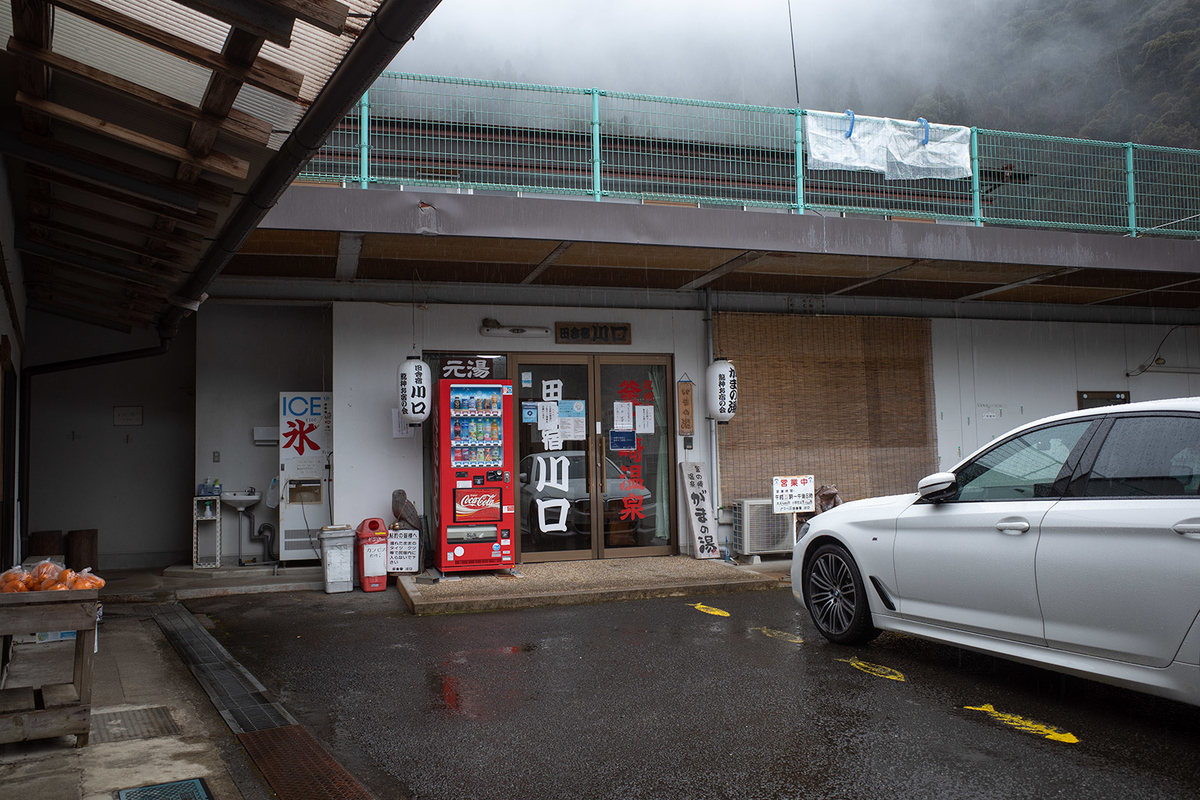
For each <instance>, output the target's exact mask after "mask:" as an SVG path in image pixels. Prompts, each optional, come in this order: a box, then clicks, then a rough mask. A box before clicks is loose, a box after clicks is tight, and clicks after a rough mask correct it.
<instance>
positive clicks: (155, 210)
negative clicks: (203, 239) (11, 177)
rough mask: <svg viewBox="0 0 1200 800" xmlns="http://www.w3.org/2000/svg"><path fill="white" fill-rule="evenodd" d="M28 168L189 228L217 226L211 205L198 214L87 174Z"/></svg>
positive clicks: (30, 171) (39, 174) (210, 228)
mask: <svg viewBox="0 0 1200 800" xmlns="http://www.w3.org/2000/svg"><path fill="white" fill-rule="evenodd" d="M25 171H26V172H27V173H30V174H36V175H37V176H38V177H40V178H44V179H45V180H47V181H50V182H51V183H55V184H58V185H59V186H65V187H67V188H69V189H77V190H79V191H81V192H86V193H88V194H91V195H95V196H96V197H101V198H104V199H105V200H111V201H112V202H114V203H120V204H121V205H125V206H128V207H130V208H136V209H138V210H139V211H148V212H150V213H151V214H157V215H158V216H160V217H169V218H170V219H172V220H173V221H174V222H175V224H176V225H185V226H187V227H189V228H193V229H196V230H199V231H201V232H208V231H212V230H215V229H216V227H217V215H216V214H215V213H214V212H212V211H209V210H208V209H204V208H202V209H200V210H199V211H197V212H196V213H195V214H189V213H187V212H186V211H180V210H178V209H175V208H172V207H170V206H167V205H163V204H162V203H155V202H153V201H150V200H144V199H142V198H141V197H139V196H136V195H132V194H128V193H126V192H123V191H121V190H119V189H113V188H111V187H108V186H102V185H100V184H96V183H92V182H90V181H88V180H85V179H83V178H77V177H75V176H73V175H65V174H63V173H61V172H56V171H55V170H51V169H46V168H44V167H31V166H27V167H26V169H25Z"/></svg>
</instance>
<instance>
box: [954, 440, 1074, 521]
mask: <svg viewBox="0 0 1200 800" xmlns="http://www.w3.org/2000/svg"><path fill="white" fill-rule="evenodd" d="M1091 424H1092V420H1090V419H1085V420H1080V421H1079V422H1069V423H1065V424H1062V425H1052V426H1050V427H1047V428H1039V429H1038V430H1035V431H1030V432H1029V433H1026V434H1024V435H1022V436H1018V437H1017V438H1015V439H1010V440H1009V441H1007V442H1004V443H1003V444H1001V445H1000V446H999V447H995V448H993V449H991V450H989V451H987V452H986V453H984V454H983V455H981V456H980V457H979V458H977V459H975V460H974V461H972V462H970V463H969V464H966V465H965V466H963V467H962V468H960V469H959V470H958V472H957V477H958V494H957V496H956V497H955V498H954V499H955V500H956V501H958V502H964V503H969V502H977V501H981V500H1022V499H1033V498H1036V497H1051V496H1053V494H1054V492H1053V486H1054V480H1055V479H1056V478H1057V477H1058V474H1059V472H1061V471H1062V467H1063V464H1064V463H1066V460H1067V457H1068V456H1069V455H1071V450H1072V449H1073V448H1074V447H1075V445H1076V444H1077V443H1078V442H1079V438H1080V437H1081V436H1083V434H1084V432H1085V431H1087V429H1088V428H1089V427H1090V426H1091Z"/></svg>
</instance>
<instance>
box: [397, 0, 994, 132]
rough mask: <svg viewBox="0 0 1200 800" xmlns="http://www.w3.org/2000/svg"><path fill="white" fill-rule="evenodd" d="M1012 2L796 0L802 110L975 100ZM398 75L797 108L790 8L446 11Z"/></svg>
mask: <svg viewBox="0 0 1200 800" xmlns="http://www.w3.org/2000/svg"><path fill="white" fill-rule="evenodd" d="M1012 2H1014V0H953V2H950V1H949V0H900V1H898V0H792V16H793V23H794V30H795V38H796V53H795V55H796V67H797V69H798V72H799V95H800V97H799V105H800V106H801V107H804V108H810V109H823V110H830V111H842V110H845V109H846V108H847V107H851V106H853V107H854V108H855V110H856V111H858V112H859V113H865V114H874V115H886V116H903V115H905V114H906V113H907V112H908V110H909V109H910V108H911V105H912V102H913V98H914V97H915V96H916V95H917V94H919V93H920V92H921V91H930V90H932V89H933V88H934V87H935V86H941V87H942V88H944V89H946V90H947V91H949V92H951V93H953V92H959V91H970V89H971V87H972V85H973V82H974V81H977V80H979V76H978V75H976V74H974V73H973V72H972V71H970V70H964V69H963V67H962V64H963V62H964V59H969V57H970V55H971V53H972V51H973V49H975V48H977V47H978V46H979V44H980V41H982V40H984V39H986V31H987V25H988V18H989V15H990V13H991V12H992V11H994V7H995V6H997V5H999V4H1002V3H1009V4H1011V3H1012ZM390 69H391V70H392V71H400V72H415V73H421V74H432V75H447V76H453V77H462V78H483V79H490V80H506V81H517V82H522V83H537V84H550V85H559V86H573V87H583V88H590V87H593V86H594V87H598V88H601V89H606V90H610V91H625V92H637V93H643V94H657V95H665V96H670V97H687V98H695V99H702V100H718V101H726V102H740V103H753V104H761V105H771V106H781V107H788V108H791V107H795V106H796V105H797V98H796V93H797V90H796V83H795V80H794V78H793V68H792V45H791V41H790V39H789V36H788V4H787V0H742V1H741V2H721V3H718V2H713V0H690V1H688V2H684V0H591V2H579V1H578V0H507V1H506V2H500V1H499V0H443V2H442V3H441V5H440V6H439V7H438V8H437V9H436V10H435V11H434V13H433V14H432V15H431V16H430V18H429V19H428V20H427V21H426V23H425V24H424V26H422V27H421V29H420V30H418V31H417V35H416V38H415V39H414V40H413V41H411V42H409V43H408V44H407V45H406V46H405V47H404V49H403V50H402V51H401V53H400V54H399V56H398V57H397V58H396V59H395V60H394V61H393V62H392V64H391V67H390ZM852 84H853V85H852ZM931 121H932V120H931ZM940 121H944V122H962V121H958V120H940Z"/></svg>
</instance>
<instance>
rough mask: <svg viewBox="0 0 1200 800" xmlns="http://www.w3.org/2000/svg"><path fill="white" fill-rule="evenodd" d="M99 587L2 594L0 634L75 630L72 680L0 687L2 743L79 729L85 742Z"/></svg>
mask: <svg viewBox="0 0 1200 800" xmlns="http://www.w3.org/2000/svg"><path fill="white" fill-rule="evenodd" d="M96 598H97V591H96V590H95V589H73V590H71V591H65V592H14V593H11V594H0V635H12V634H26V633H39V632H44V631H75V669H74V679H73V680H72V681H71V683H56V684H48V685H45V686H18V687H15V688H12V689H4V690H3V691H0V743H7V742H23V741H26V740H29V739H48V738H52V737H55V736H67V735H70V734H74V736H75V746H76V747H85V746H86V745H87V743H88V732H89V730H90V728H91V722H92V664H93V662H94V661H95V650H96V619H97V617H98V614H99V606H100V604H99V603H98V602H97V599H96Z"/></svg>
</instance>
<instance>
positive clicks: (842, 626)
mask: <svg viewBox="0 0 1200 800" xmlns="http://www.w3.org/2000/svg"><path fill="white" fill-rule="evenodd" d="M804 593H805V597H806V598H807V600H808V611H809V613H810V614H811V615H812V619H813V623H814V624H816V626H817V629H818V630H819V631H820V632H821V635H822V636H824V637H825V638H826V639H828V640H829V641H831V642H836V643H838V644H866V643H867V642H869V641H871V640H872V639H874V638H875V637H876V636H877V635H878V634H879V632H878V631H877V630H876V629H875V627H874V626H873V625H872V624H871V610H870V608H869V606H868V604H867V595H866V591H865V589H864V588H863V582H862V578H861V577H860V576H859V574H858V567H857V566H856V565H855V563H854V559H853V558H851V557H850V554H849V553H848V552H846V550H845V548H843V547H841V546H840V545H836V544H825V545H822V546H821V547H819V548H818V549H817V552H816V553H814V554H813V558H812V561H811V562H810V563H809V566H808V569H807V570H805V578H804Z"/></svg>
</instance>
